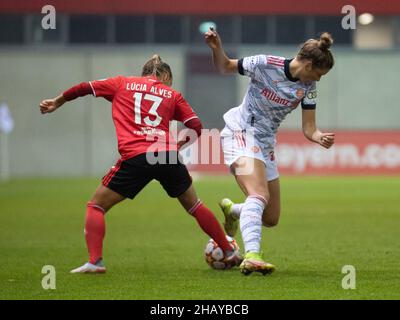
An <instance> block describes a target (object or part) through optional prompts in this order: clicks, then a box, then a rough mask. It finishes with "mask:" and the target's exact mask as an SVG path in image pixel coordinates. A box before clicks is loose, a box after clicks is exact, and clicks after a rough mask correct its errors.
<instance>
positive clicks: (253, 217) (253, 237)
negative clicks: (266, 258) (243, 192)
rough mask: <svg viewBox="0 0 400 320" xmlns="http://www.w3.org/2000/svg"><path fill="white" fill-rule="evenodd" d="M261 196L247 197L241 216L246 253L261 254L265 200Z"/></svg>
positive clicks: (241, 228) (241, 229)
mask: <svg viewBox="0 0 400 320" xmlns="http://www.w3.org/2000/svg"><path fill="white" fill-rule="evenodd" d="M261 199H263V198H262V197H259V196H250V197H247V199H246V201H245V202H244V204H243V207H242V212H241V214H240V231H241V232H242V238H243V242H244V249H245V252H246V253H247V252H260V243H261V228H262V215H263V211H264V208H265V205H266V204H265V200H264V199H263V200H261Z"/></svg>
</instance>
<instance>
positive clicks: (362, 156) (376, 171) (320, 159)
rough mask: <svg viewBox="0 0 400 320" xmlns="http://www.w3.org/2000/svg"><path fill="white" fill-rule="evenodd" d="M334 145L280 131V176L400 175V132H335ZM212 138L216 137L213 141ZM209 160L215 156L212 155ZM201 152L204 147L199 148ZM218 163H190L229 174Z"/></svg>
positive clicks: (204, 170)
mask: <svg viewBox="0 0 400 320" xmlns="http://www.w3.org/2000/svg"><path fill="white" fill-rule="evenodd" d="M335 133H336V136H335V145H334V146H333V147H332V148H331V149H329V150H327V149H324V148H323V147H321V146H319V145H317V144H314V143H311V142H309V141H308V140H306V139H305V138H304V136H303V134H302V133H301V132H299V131H282V132H280V133H279V134H278V137H277V140H278V143H277V145H276V149H275V154H276V159H277V161H278V166H279V172H280V173H281V174H283V175H288V174H289V175H293V174H295V175H297V174H313V175H314V174H315V175H336V174H337V175H340V174H362V175H399V174H400V131H335ZM214 141H215V140H214ZM209 149H210V155H209V157H208V159H209V160H210V161H209V162H211V159H212V157H214V160H215V159H217V158H218V157H217V156H216V155H213V154H212V150H211V147H210V148H209ZM202 152H203V153H204V150H202ZM219 156H220V159H221V161H220V163H218V164H209V165H207V164H205V162H206V161H205V160H206V157H204V156H203V161H199V162H200V163H201V164H197V165H189V167H190V169H191V170H192V171H198V172H201V173H221V174H222V173H228V169H227V168H226V166H225V165H223V164H222V159H223V156H222V154H220V155H219Z"/></svg>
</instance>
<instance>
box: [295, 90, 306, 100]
mask: <svg viewBox="0 0 400 320" xmlns="http://www.w3.org/2000/svg"><path fill="white" fill-rule="evenodd" d="M304 95H305V92H304V90H303V89H297V90H296V97H297V98H299V99H303V98H304Z"/></svg>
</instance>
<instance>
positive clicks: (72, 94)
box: [39, 82, 93, 114]
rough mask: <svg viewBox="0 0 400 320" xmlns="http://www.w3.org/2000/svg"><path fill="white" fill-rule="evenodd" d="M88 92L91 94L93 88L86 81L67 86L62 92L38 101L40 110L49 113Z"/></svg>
mask: <svg viewBox="0 0 400 320" xmlns="http://www.w3.org/2000/svg"><path fill="white" fill-rule="evenodd" d="M88 94H93V89H92V87H91V85H90V84H89V83H88V82H82V83H80V84H77V85H75V86H73V87H72V88H69V89H68V90H66V91H65V92H64V93H62V94H60V95H58V96H57V97H55V98H53V99H45V100H43V101H42V102H40V104H39V107H40V112H41V113H42V114H45V113H51V112H53V111H55V110H57V109H58V108H60V107H61V106H62V105H63V104H64V103H66V102H67V101H71V100H74V99H76V98H78V97H84V96H86V95H88Z"/></svg>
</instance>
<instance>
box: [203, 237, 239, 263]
mask: <svg viewBox="0 0 400 320" xmlns="http://www.w3.org/2000/svg"><path fill="white" fill-rule="evenodd" d="M226 239H227V240H228V241H229V243H230V244H231V245H233V247H234V249H235V251H236V252H239V250H240V248H239V245H238V244H237V242H236V240H235V239H233V238H231V237H229V236H226ZM204 258H205V259H206V262H207V264H208V265H209V266H210V267H211V268H213V269H218V270H224V269H230V268H231V267H232V266H231V265H230V264H229V263H227V262H226V261H225V254H224V251H223V250H222V249H221V248H220V247H219V246H218V244H217V243H216V242H215V241H214V239H210V240H209V241H208V242H207V245H206V248H205V250H204Z"/></svg>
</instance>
